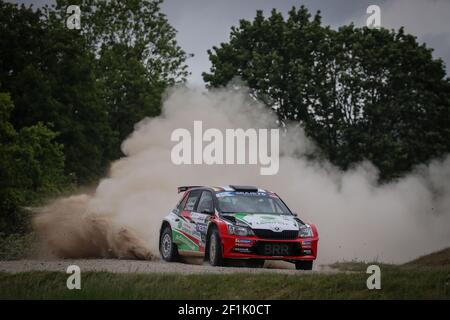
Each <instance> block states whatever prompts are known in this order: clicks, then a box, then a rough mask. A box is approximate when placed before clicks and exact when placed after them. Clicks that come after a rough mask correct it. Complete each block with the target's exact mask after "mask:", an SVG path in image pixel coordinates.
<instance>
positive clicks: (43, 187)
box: [0, 93, 68, 233]
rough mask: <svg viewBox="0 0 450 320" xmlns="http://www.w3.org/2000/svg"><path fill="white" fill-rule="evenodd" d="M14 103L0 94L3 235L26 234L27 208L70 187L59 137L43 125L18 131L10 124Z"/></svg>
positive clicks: (0, 215)
mask: <svg viewBox="0 0 450 320" xmlns="http://www.w3.org/2000/svg"><path fill="white" fill-rule="evenodd" d="M12 111H13V104H12V102H11V99H10V97H9V95H7V94H4V93H0V132H1V133H2V134H1V140H0V232H5V233H13V232H23V231H25V230H24V229H26V227H27V221H28V219H27V215H28V213H27V211H26V210H25V209H24V208H23V206H25V205H30V204H33V203H35V202H36V201H37V200H38V199H40V198H42V197H43V196H46V195H49V194H54V193H57V192H59V191H61V190H62V189H63V188H64V187H66V186H67V185H68V180H67V178H66V176H65V175H64V153H63V147H62V145H61V144H58V143H56V142H55V141H54V140H55V137H56V134H55V133H54V132H53V131H51V130H50V129H49V128H47V127H46V126H44V125H43V124H42V123H37V124H35V125H33V126H31V127H23V128H22V129H21V130H20V131H16V130H15V129H14V127H13V126H12V125H11V123H10V122H9V116H10V113H11V112H12Z"/></svg>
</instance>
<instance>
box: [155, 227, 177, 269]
mask: <svg viewBox="0 0 450 320" xmlns="http://www.w3.org/2000/svg"><path fill="white" fill-rule="evenodd" d="M159 251H160V252H161V256H162V258H163V259H164V260H166V261H169V262H173V261H178V258H179V256H178V249H177V245H176V244H175V243H173V240H172V229H171V228H170V227H169V226H166V227H165V228H164V230H163V232H162V233H161V239H160V242H159Z"/></svg>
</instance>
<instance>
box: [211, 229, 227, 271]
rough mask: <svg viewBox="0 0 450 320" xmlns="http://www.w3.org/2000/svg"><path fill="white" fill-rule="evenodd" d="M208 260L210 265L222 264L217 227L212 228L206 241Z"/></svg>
mask: <svg viewBox="0 0 450 320" xmlns="http://www.w3.org/2000/svg"><path fill="white" fill-rule="evenodd" d="M208 260H209V264H210V265H212V266H222V265H223V255H222V244H221V242H220V236H219V232H218V231H217V229H213V230H212V232H211V235H210V236H209V241H208Z"/></svg>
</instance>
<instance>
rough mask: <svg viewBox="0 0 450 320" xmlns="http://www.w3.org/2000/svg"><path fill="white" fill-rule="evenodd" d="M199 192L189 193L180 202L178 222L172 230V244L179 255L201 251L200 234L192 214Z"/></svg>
mask: <svg viewBox="0 0 450 320" xmlns="http://www.w3.org/2000/svg"><path fill="white" fill-rule="evenodd" d="M200 196H201V191H200V190H193V191H190V192H189V194H188V195H187V196H186V201H182V204H183V207H182V208H180V209H179V211H178V216H179V220H178V221H177V223H176V226H175V228H174V229H173V242H174V243H175V244H176V245H177V247H178V250H179V251H180V253H181V254H183V253H185V252H186V253H194V254H195V253H200V252H201V251H202V250H201V249H203V248H202V243H201V234H200V232H198V231H197V229H196V223H195V221H194V220H193V218H192V214H193V212H194V210H195V208H196V206H197V203H198V200H199V199H200Z"/></svg>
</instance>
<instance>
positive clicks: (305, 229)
mask: <svg viewBox="0 0 450 320" xmlns="http://www.w3.org/2000/svg"><path fill="white" fill-rule="evenodd" d="M298 236H299V237H300V238H309V237H312V236H313V232H312V229H311V227H310V226H309V225H307V224H303V225H301V226H300V228H299V231H298Z"/></svg>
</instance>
